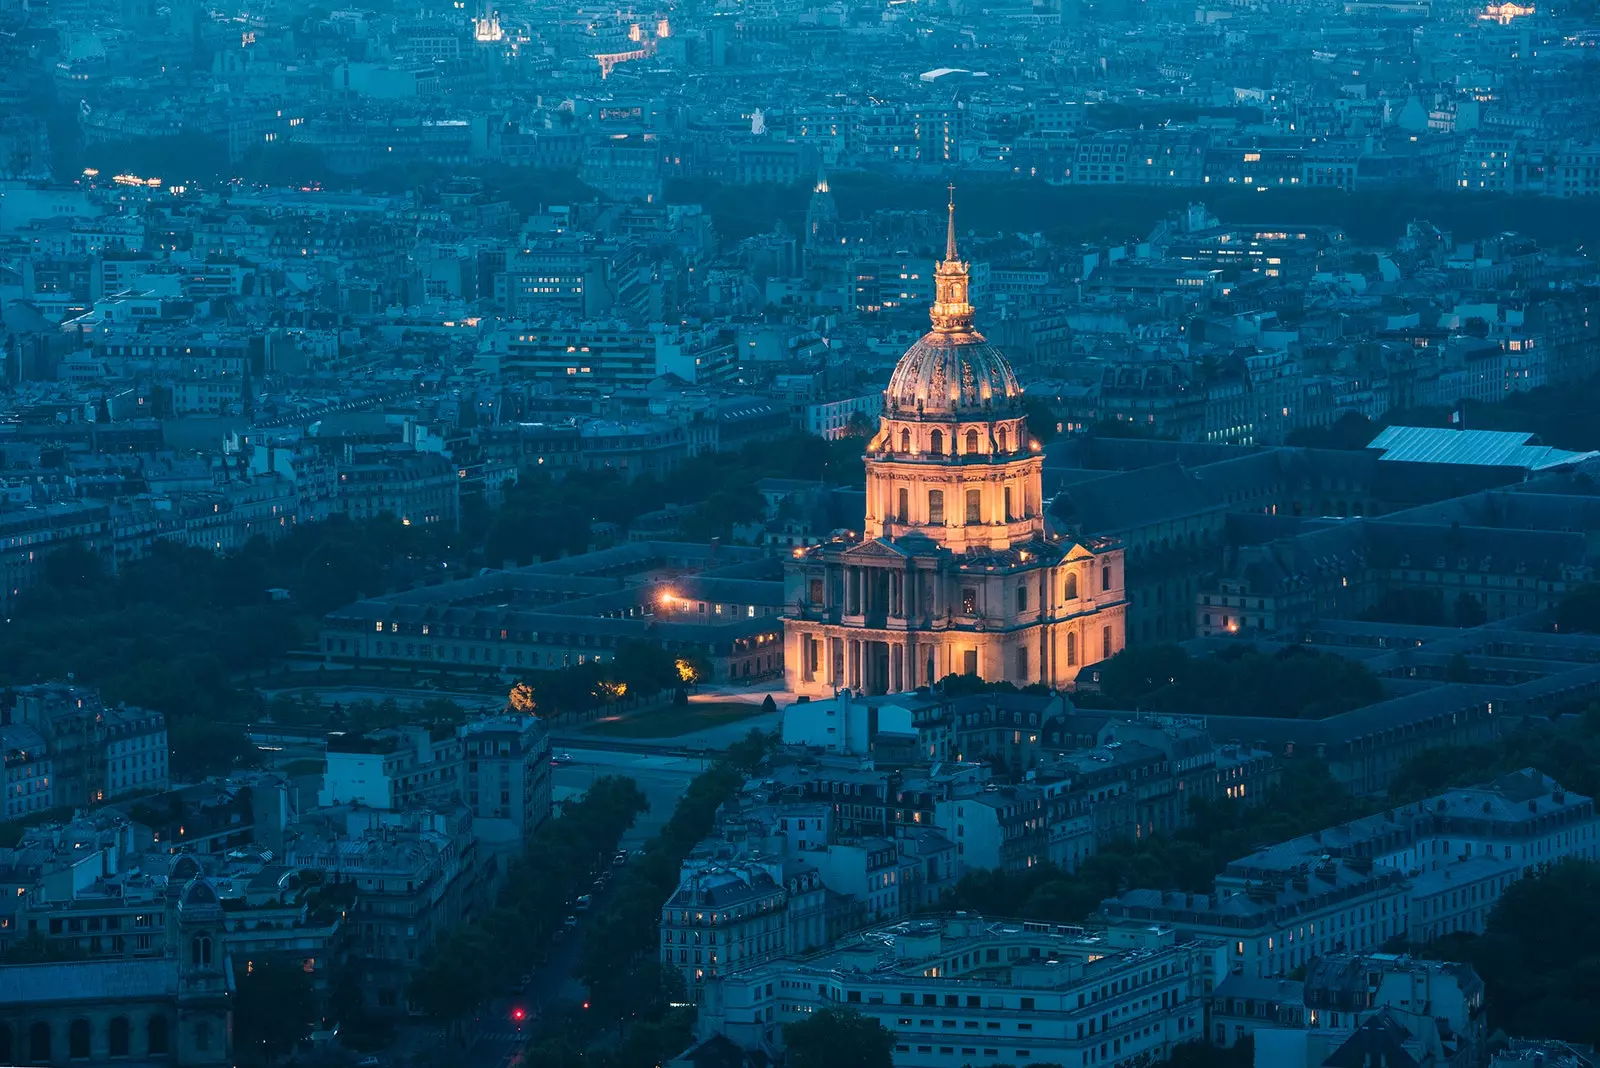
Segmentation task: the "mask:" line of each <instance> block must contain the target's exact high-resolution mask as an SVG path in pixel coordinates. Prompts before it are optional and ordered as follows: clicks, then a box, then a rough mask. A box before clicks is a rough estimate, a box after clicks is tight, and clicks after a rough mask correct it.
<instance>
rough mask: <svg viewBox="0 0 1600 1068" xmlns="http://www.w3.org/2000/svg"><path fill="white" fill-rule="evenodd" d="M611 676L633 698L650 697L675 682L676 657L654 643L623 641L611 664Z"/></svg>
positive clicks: (676, 681)
mask: <svg viewBox="0 0 1600 1068" xmlns="http://www.w3.org/2000/svg"><path fill="white" fill-rule="evenodd" d="M610 675H611V678H612V679H613V680H615V681H616V682H618V683H620V684H621V685H622V686H624V687H626V689H625V691H624V692H625V693H627V694H628V695H629V696H633V697H653V696H655V695H656V694H658V693H660V692H661V691H662V690H665V689H669V688H671V687H674V686H677V684H678V667H677V662H676V660H675V658H674V657H673V655H672V654H671V653H669V652H667V651H666V650H665V649H663V648H661V646H660V645H658V644H656V643H654V642H641V641H628V642H624V643H623V644H622V646H621V647H620V648H619V649H618V650H617V655H616V657H615V659H613V660H612V662H611V664H610Z"/></svg>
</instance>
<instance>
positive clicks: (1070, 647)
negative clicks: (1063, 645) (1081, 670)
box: [1067, 634, 1078, 667]
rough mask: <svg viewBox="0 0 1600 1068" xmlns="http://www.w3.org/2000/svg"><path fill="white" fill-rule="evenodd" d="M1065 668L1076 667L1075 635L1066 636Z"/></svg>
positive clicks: (1076, 642) (1076, 649)
mask: <svg viewBox="0 0 1600 1068" xmlns="http://www.w3.org/2000/svg"><path fill="white" fill-rule="evenodd" d="M1067 666H1068V667H1077V666H1078V636H1077V635H1076V634H1068V635H1067Z"/></svg>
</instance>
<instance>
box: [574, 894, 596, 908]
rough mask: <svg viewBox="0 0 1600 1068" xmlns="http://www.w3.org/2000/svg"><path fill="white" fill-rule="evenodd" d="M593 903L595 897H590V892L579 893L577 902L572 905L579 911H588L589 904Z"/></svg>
mask: <svg viewBox="0 0 1600 1068" xmlns="http://www.w3.org/2000/svg"><path fill="white" fill-rule="evenodd" d="M593 904H594V898H592V897H590V896H589V895H588V894H580V895H578V900H577V903H576V904H574V905H573V906H572V907H573V908H575V909H577V910H578V911H579V912H588V911H589V906H590V905H593Z"/></svg>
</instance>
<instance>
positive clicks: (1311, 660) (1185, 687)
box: [1075, 645, 1383, 719]
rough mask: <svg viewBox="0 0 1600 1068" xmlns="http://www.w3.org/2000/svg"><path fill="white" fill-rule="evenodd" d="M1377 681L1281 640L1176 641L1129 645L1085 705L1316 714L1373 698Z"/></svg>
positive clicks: (1379, 690)
mask: <svg viewBox="0 0 1600 1068" xmlns="http://www.w3.org/2000/svg"><path fill="white" fill-rule="evenodd" d="M1382 697H1383V685H1382V683H1381V682H1380V681H1379V679H1378V677H1377V676H1376V675H1373V674H1372V672H1370V671H1368V670H1367V669H1366V667H1364V666H1363V665H1362V664H1361V663H1360V662H1358V661H1354V660H1348V659H1345V658H1344V657H1341V656H1334V655H1331V654H1323V653H1317V652H1314V651H1311V650H1308V649H1302V648H1300V647H1299V646H1289V647H1287V648H1285V649H1283V650H1281V651H1279V652H1277V653H1271V654H1266V653H1259V652H1257V651H1256V650H1255V649H1254V648H1250V647H1243V646H1241V647H1239V648H1236V649H1227V650H1224V651H1223V652H1222V653H1220V654H1218V655H1216V656H1207V657H1193V656H1190V655H1189V654H1188V653H1187V652H1185V651H1184V650H1183V649H1181V648H1179V647H1178V646H1176V645H1139V646H1129V647H1128V648H1126V649H1124V650H1122V651H1121V652H1119V653H1118V654H1116V655H1115V656H1113V657H1112V658H1111V659H1110V660H1107V661H1106V662H1105V663H1104V664H1102V665H1101V668H1100V693H1099V695H1098V696H1092V695H1088V694H1085V695H1082V696H1081V697H1075V700H1078V702H1079V703H1080V704H1082V705H1085V706H1090V707H1092V706H1096V705H1097V706H1099V707H1104V708H1129V709H1132V708H1137V709H1143V710H1145V711H1152V712H1176V713H1187V714H1191V715H1211V716H1269V717H1276V718H1279V719H1322V718H1324V717H1327V716H1333V715H1337V714H1339V713H1340V712H1347V711H1349V710H1350V709H1352V708H1359V707H1361V706H1362V705H1368V704H1371V703H1373V702H1374V701H1378V700H1380V699H1381V698H1382Z"/></svg>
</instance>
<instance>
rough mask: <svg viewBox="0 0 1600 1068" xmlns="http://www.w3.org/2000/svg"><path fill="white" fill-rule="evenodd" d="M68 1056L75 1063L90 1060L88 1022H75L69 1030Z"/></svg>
mask: <svg viewBox="0 0 1600 1068" xmlns="http://www.w3.org/2000/svg"><path fill="white" fill-rule="evenodd" d="M67 1056H69V1057H71V1058H72V1059H73V1060H75V1061H86V1060H88V1059H89V1021H88V1020H73V1021H72V1024H71V1025H70V1026H69V1027H68V1028H67Z"/></svg>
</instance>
